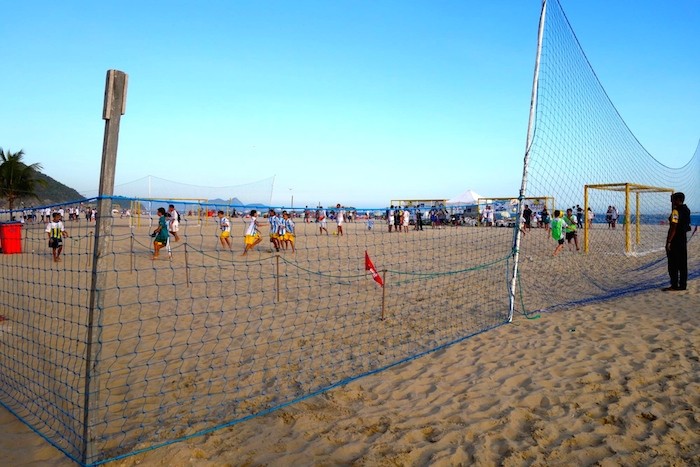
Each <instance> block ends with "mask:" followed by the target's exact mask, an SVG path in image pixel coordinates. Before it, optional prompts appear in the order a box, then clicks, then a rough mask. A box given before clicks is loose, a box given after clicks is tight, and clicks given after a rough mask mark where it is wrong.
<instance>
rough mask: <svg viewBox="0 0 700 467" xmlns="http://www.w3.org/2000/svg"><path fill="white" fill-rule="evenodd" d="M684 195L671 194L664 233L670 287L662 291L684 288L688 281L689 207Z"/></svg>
mask: <svg viewBox="0 0 700 467" xmlns="http://www.w3.org/2000/svg"><path fill="white" fill-rule="evenodd" d="M684 203H685V195H684V194H683V193H681V192H678V193H674V194H672V195H671V205H672V210H671V215H670V216H669V217H668V234H667V235H666V256H667V257H668V275H669V277H670V278H671V287H666V288H664V289H663V290H664V291H671V290H685V289H686V286H687V281H688V240H687V238H686V233H687V232H688V231H689V230H690V209H688V206H686V205H685V204H684Z"/></svg>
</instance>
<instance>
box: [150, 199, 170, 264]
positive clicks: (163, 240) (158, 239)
mask: <svg viewBox="0 0 700 467" xmlns="http://www.w3.org/2000/svg"><path fill="white" fill-rule="evenodd" d="M152 236H153V237H155V238H154V239H153V256H152V257H151V259H158V254H159V253H160V250H161V248H163V247H164V246H166V245H167V244H168V240H169V238H170V233H169V232H168V223H167V221H166V220H165V208H158V227H156V229H155V230H154V231H153V234H152Z"/></svg>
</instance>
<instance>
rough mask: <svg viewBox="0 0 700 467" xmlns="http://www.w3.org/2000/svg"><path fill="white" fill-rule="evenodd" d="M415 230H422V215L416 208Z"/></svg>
mask: <svg viewBox="0 0 700 467" xmlns="http://www.w3.org/2000/svg"><path fill="white" fill-rule="evenodd" d="M416 230H423V213H422V212H420V208H419V207H418V208H416Z"/></svg>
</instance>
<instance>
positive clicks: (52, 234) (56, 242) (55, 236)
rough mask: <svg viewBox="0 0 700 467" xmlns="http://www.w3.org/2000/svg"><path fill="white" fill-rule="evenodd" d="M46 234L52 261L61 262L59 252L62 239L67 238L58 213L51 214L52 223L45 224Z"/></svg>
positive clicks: (61, 249)
mask: <svg viewBox="0 0 700 467" xmlns="http://www.w3.org/2000/svg"><path fill="white" fill-rule="evenodd" d="M46 233H47V234H48V236H49V248H51V253H52V255H53V261H54V263H58V262H59V261H61V258H60V256H61V251H63V237H69V235H68V232H66V229H65V227H64V226H63V222H62V221H61V215H60V214H59V213H57V212H54V213H53V219H52V221H51V222H49V223H48V224H46Z"/></svg>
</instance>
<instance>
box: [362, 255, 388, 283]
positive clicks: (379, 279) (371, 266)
mask: <svg viewBox="0 0 700 467" xmlns="http://www.w3.org/2000/svg"><path fill="white" fill-rule="evenodd" d="M365 271H369V272H371V273H372V279H374V280H375V282H376V283H377V284H379V285H381V286H382V287H384V281H383V280H382V276H380V275H379V273H378V272H377V269H376V268H375V267H374V264H372V260H371V259H369V255H368V254H367V250H365Z"/></svg>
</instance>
